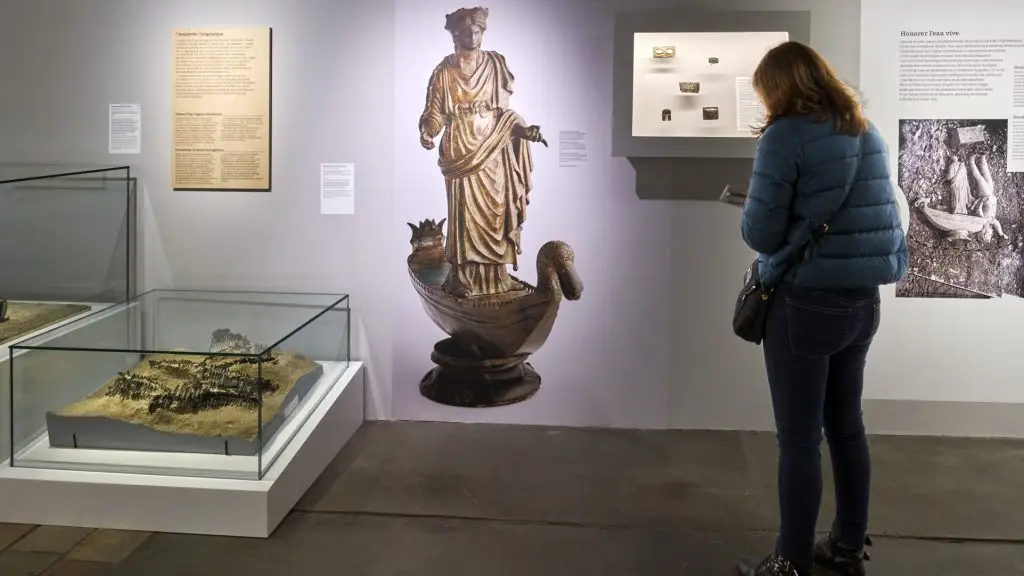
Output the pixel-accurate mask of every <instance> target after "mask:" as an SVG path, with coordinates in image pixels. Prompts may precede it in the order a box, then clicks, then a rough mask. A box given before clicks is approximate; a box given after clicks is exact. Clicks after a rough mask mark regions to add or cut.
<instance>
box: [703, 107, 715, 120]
mask: <svg viewBox="0 0 1024 576" xmlns="http://www.w3.org/2000/svg"><path fill="white" fill-rule="evenodd" d="M703 112H704V119H705V120H718V106H705V107H704V110H703Z"/></svg>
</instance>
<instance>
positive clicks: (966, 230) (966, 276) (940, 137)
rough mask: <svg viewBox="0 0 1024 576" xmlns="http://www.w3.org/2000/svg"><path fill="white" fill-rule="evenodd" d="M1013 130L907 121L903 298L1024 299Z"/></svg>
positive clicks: (1021, 201) (1023, 215) (1023, 178)
mask: <svg viewBox="0 0 1024 576" xmlns="http://www.w3.org/2000/svg"><path fill="white" fill-rule="evenodd" d="M1007 124H1008V123H1007V121H1006V120H1005V119H994V120H992V119H988V120H950V119H903V120H900V140H899V180H898V182H899V185H900V188H901V189H902V190H903V193H904V194H906V196H907V202H908V203H909V204H910V228H909V231H908V234H907V247H908V249H909V252H910V269H909V270H908V273H907V275H906V277H905V278H904V279H903V281H901V282H900V283H899V284H898V285H897V287H896V295H897V296H898V297H903V298H998V297H1001V296H1003V295H1012V296H1024V260H1022V258H1021V252H1022V250H1021V249H1022V248H1024V235H1022V223H1024V210H1022V207H1024V198H1022V195H1024V173H1017V172H1014V173H1009V172H1007V163H1006V159H1007V147H1008V125H1007Z"/></svg>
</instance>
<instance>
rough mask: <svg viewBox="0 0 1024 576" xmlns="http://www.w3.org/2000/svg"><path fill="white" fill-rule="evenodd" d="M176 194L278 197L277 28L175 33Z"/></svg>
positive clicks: (173, 174)
mask: <svg viewBox="0 0 1024 576" xmlns="http://www.w3.org/2000/svg"><path fill="white" fill-rule="evenodd" d="M173 58H174V63H173V78H172V80H173V88H172V89H173V115H174V116H173V136H172V138H173V146H172V157H171V180H172V187H173V188H174V189H175V190H242V191H254V192H267V191H269V190H270V166H271V136H270V135H271V126H270V121H271V95H270V94H271V29H270V28H263V27H259V28H179V29H176V30H174V56H173Z"/></svg>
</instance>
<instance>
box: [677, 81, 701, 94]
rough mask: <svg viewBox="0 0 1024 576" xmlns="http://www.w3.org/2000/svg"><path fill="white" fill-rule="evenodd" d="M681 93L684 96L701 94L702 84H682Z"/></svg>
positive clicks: (680, 84) (680, 85)
mask: <svg viewBox="0 0 1024 576" xmlns="http://www.w3.org/2000/svg"><path fill="white" fill-rule="evenodd" d="M679 91H680V92H682V93H683V94H699V93H700V82H680V83H679Z"/></svg>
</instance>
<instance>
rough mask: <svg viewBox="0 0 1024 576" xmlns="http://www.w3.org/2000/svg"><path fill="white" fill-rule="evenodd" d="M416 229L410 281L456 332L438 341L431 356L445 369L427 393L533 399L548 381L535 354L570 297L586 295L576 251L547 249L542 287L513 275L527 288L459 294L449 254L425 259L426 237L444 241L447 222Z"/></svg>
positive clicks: (424, 385)
mask: <svg viewBox="0 0 1024 576" xmlns="http://www.w3.org/2000/svg"><path fill="white" fill-rule="evenodd" d="M442 223H443V221H442ZM409 226H410V227H411V228H412V229H413V238H412V242H411V243H412V245H413V253H412V254H410V255H409V258H408V265H409V266H408V267H409V278H410V280H411V281H412V285H413V288H414V289H415V290H416V294H417V295H418V296H419V298H420V301H421V302H422V304H423V309H424V311H426V313H427V316H428V317H429V318H430V320H431V321H432V322H433V323H434V325H435V326H437V327H438V328H440V329H441V330H442V331H443V332H444V333H445V334H448V335H449V337H448V338H446V339H444V340H441V341H440V342H438V343H437V344H435V345H434V350H433V352H432V353H431V355H430V359H431V360H432V361H433V362H434V363H435V364H436V365H437V366H436V367H435V368H434V369H433V370H431V371H430V372H429V373H428V374H427V375H426V376H424V378H423V380H422V381H421V382H420V392H421V393H422V394H423V395H424V396H426V397H427V398H430V399H431V400H434V401H437V402H441V403H444V404H451V405H456V406H466V407H482V406H500V405H503V404H511V403H514V402H520V401H523V400H526V399H527V398H530V397H531V396H533V395H534V394H535V393H536V392H537V390H538V389H539V388H540V383H541V378H540V375H539V374H538V373H537V371H536V370H535V369H534V368H533V367H532V366H531V365H530V364H529V363H528V362H527V359H528V358H529V356H530V355H531V354H533V353H534V352H536V351H537V350H539V349H540V348H541V346H543V345H544V342H545V341H547V339H548V336H549V335H550V334H551V329H552V328H553V327H554V325H555V319H556V318H557V317H558V309H559V307H560V305H561V303H562V301H563V300H578V299H579V298H580V296H581V295H582V294H583V281H582V280H581V279H580V277H579V274H578V273H577V272H576V267H575V257H574V254H573V251H572V248H570V247H569V245H568V244H566V243H565V242H561V241H552V242H547V243H545V244H544V245H543V246H542V247H541V248H540V250H539V251H538V253H537V285H536V286H534V285H531V284H529V283H527V282H525V281H523V280H520V279H519V278H515V277H513V278H514V279H515V280H516V281H517V282H518V283H519V284H521V285H522V289H519V290H514V291H510V292H506V293H504V294H499V295H493V296H476V297H469V298H457V297H455V296H452V295H451V294H448V293H447V292H445V290H444V283H445V280H446V279H447V275H448V273H449V271H450V268H451V267H450V266H449V265H448V263H447V262H445V261H444V258H443V252H442V253H440V254H438V253H437V252H436V251H435V252H434V253H433V254H434V257H433V258H425V257H424V255H426V254H429V253H430V251H429V245H425V244H424V243H423V242H422V239H423V238H424V237H433V238H437V237H438V236H440V238H442V239H443V237H444V236H443V233H442V232H441V230H440V226H439V225H438V224H435V223H434V222H433V221H431V220H427V221H424V222H421V223H420V225H419V226H415V225H413V224H409ZM442 241H443V240H442Z"/></svg>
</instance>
